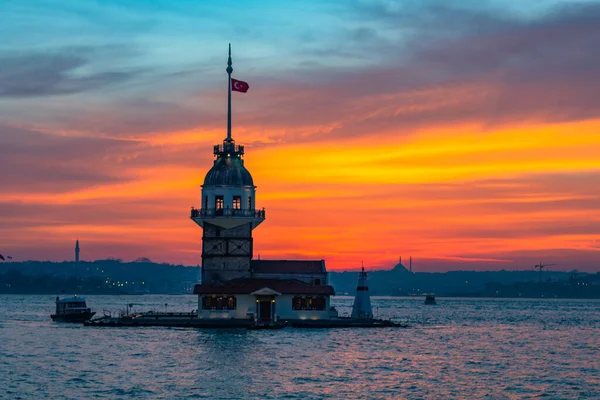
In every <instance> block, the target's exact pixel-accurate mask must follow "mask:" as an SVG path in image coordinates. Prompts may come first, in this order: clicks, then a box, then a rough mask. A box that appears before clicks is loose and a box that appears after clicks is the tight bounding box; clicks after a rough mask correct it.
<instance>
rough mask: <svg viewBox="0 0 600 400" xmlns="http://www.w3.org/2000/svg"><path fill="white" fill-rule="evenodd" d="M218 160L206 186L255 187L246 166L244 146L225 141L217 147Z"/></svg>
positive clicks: (207, 178) (205, 180)
mask: <svg viewBox="0 0 600 400" xmlns="http://www.w3.org/2000/svg"><path fill="white" fill-rule="evenodd" d="M214 153H215V155H216V156H217V159H216V160H215V163H214V165H213V166H212V168H211V169H210V170H209V171H208V173H207V174H206V177H205V178H204V186H254V182H253V180H252V175H250V172H249V171H248V170H247V169H246V167H245V166H244V160H243V159H242V155H243V154H244V146H236V145H234V144H233V143H232V142H227V141H225V142H224V143H223V145H222V146H215V151H214Z"/></svg>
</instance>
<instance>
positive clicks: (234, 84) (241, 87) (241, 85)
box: [231, 78, 250, 93]
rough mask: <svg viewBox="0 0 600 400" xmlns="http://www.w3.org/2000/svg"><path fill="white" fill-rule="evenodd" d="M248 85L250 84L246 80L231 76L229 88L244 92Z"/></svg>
mask: <svg viewBox="0 0 600 400" xmlns="http://www.w3.org/2000/svg"><path fill="white" fill-rule="evenodd" d="M249 87H250V86H249V85H248V84H247V83H246V82H244V81H238V80H237V79H233V78H231V90H235V91H236V92H242V93H246V92H247V91H248V88H249Z"/></svg>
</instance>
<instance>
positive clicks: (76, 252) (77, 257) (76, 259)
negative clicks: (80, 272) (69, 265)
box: [75, 239, 79, 264]
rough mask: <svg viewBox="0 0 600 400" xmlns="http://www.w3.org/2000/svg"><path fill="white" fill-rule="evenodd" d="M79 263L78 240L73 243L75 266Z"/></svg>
mask: <svg viewBox="0 0 600 400" xmlns="http://www.w3.org/2000/svg"><path fill="white" fill-rule="evenodd" d="M77 263H79V239H77V241H76V242H75V264H77Z"/></svg>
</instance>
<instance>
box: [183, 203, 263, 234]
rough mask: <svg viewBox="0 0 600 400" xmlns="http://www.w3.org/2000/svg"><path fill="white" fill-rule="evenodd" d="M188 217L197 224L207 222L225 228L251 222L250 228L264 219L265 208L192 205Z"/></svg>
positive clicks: (201, 224)
mask: <svg viewBox="0 0 600 400" xmlns="http://www.w3.org/2000/svg"><path fill="white" fill-rule="evenodd" d="M190 218H191V219H192V220H193V221H194V222H196V223H197V224H198V225H200V226H202V227H204V223H205V222H208V223H211V224H213V225H217V226H220V227H222V228H225V229H229V228H233V227H236V226H239V225H243V224H247V223H248V222H251V223H252V229H254V228H256V227H257V226H258V225H260V223H262V222H263V221H264V220H265V209H264V208H263V209H262V210H255V209H251V210H248V209H246V210H244V209H232V208H202V209H196V208H193V207H192V212H191V216H190Z"/></svg>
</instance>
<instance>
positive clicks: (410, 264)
mask: <svg viewBox="0 0 600 400" xmlns="http://www.w3.org/2000/svg"><path fill="white" fill-rule="evenodd" d="M409 266H410V269H409V271H410V272H412V256H410V263H409Z"/></svg>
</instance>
